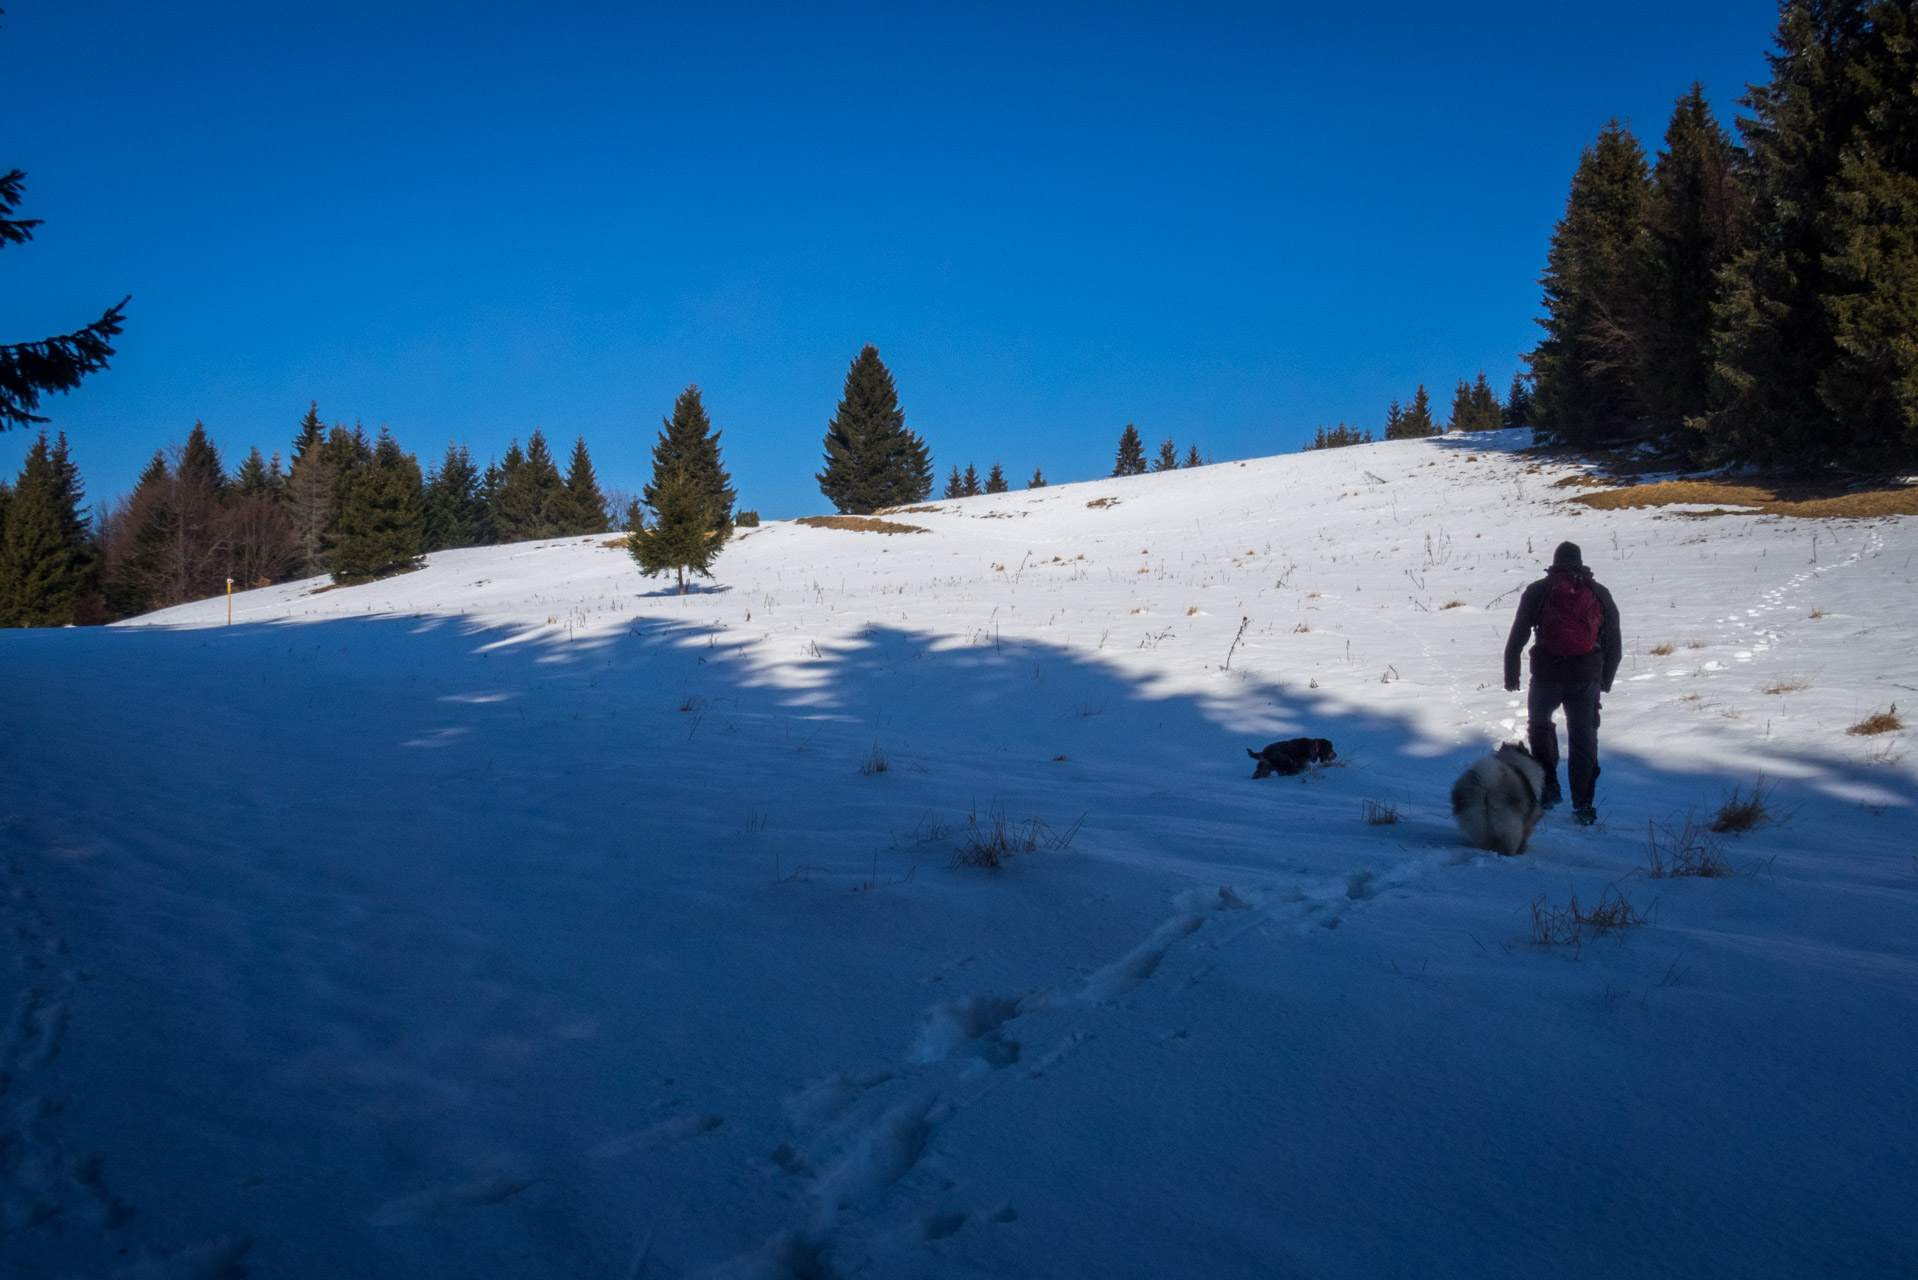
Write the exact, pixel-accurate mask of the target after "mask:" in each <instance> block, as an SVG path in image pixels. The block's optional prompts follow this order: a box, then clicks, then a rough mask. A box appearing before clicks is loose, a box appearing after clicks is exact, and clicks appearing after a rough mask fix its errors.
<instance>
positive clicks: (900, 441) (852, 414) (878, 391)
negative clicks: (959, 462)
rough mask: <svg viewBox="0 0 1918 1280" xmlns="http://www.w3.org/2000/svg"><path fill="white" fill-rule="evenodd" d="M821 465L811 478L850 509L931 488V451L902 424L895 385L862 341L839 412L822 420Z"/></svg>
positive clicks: (868, 508) (907, 500)
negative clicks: (823, 459) (823, 446)
mask: <svg viewBox="0 0 1918 1280" xmlns="http://www.w3.org/2000/svg"><path fill="white" fill-rule="evenodd" d="M825 448H826V459H825V462H826V465H825V467H824V469H822V470H821V471H820V472H819V473H818V474H817V475H816V476H814V479H816V480H817V481H818V482H819V491H820V492H821V493H823V494H825V495H826V497H827V499H828V500H829V501H831V503H832V504H833V506H835V507H837V508H838V509H839V510H840V511H842V512H850V513H852V514H854V515H871V514H872V513H873V512H875V511H878V510H880V509H881V508H883V507H903V506H910V505H911V504H912V503H915V502H921V501H924V500H925V497H926V495H927V494H929V493H931V492H932V456H931V455H930V454H929V453H927V451H926V444H925V441H923V440H921V439H920V438H919V437H918V436H916V435H914V434H913V433H912V432H911V431H909V430H907V429H906V414H905V411H904V410H903V409H901V408H900V407H899V389H898V387H896V386H895V385H894V384H893V380H892V373H891V372H890V371H889V370H888V369H887V368H886V366H885V364H884V363H883V362H882V361H881V360H880V359H879V348H877V347H875V346H873V345H872V344H871V343H867V344H866V345H865V347H863V348H861V350H860V352H859V354H858V356H856V357H855V358H854V359H853V362H852V367H851V368H849V369H848V370H847V371H846V388H845V393H844V395H843V396H842V397H841V398H840V401H839V408H838V412H836V413H835V414H833V417H832V421H830V422H828V423H827V424H826V441H825Z"/></svg>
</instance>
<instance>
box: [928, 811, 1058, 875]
mask: <svg viewBox="0 0 1918 1280" xmlns="http://www.w3.org/2000/svg"><path fill="white" fill-rule="evenodd" d="M1085 821H1086V819H1085V815H1084V814H1080V815H1079V820H1078V821H1077V822H1075V823H1073V824H1072V825H1071V826H1070V827H1068V828H1066V829H1065V830H1064V831H1055V830H1054V829H1053V828H1052V827H1050V826H1048V825H1047V824H1046V823H1045V822H1044V821H1042V820H1041V819H1038V818H1027V819H1026V820H1025V821H1024V822H1013V821H1011V820H1009V819H1008V818H1007V817H1006V811H1005V809H1004V808H995V809H994V810H993V811H992V814H991V815H990V816H989V817H988V818H986V819H985V821H983V822H982V821H980V818H979V811H978V810H977V809H976V808H975V809H974V810H973V811H972V812H971V813H969V814H967V815H966V834H965V837H964V838H963V839H962V840H960V842H959V847H958V848H957V849H955V850H954V851H953V854H952V865H953V866H955V867H984V868H986V869H987V870H989V871H997V870H998V869H999V868H1000V867H1003V866H1004V865H1005V864H1006V859H1007V858H1009V857H1011V856H1012V855H1013V854H1015V853H1031V852H1032V851H1034V850H1035V849H1050V850H1054V851H1057V850H1063V849H1067V848H1070V847H1071V845H1072V842H1073V840H1074V839H1075V838H1077V836H1078V834H1079V828H1081V827H1083V826H1084V825H1085Z"/></svg>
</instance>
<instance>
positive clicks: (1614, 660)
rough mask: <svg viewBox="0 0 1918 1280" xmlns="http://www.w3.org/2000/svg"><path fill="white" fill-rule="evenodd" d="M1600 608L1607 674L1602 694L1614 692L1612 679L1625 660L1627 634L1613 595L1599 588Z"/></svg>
mask: <svg viewBox="0 0 1918 1280" xmlns="http://www.w3.org/2000/svg"><path fill="white" fill-rule="evenodd" d="M1595 594H1596V595H1597V596H1598V607H1599V610H1600V615H1601V620H1600V622H1599V624H1598V647H1599V649H1600V650H1601V651H1603V653H1604V655H1605V674H1604V675H1603V676H1602V677H1601V678H1600V679H1599V682H1598V688H1599V692H1601V693H1610V692H1611V691H1612V677H1613V676H1615V675H1617V674H1618V664H1619V663H1621V662H1623V661H1624V660H1625V632H1624V628H1623V627H1622V626H1620V624H1619V620H1618V605H1617V604H1615V603H1613V601H1612V593H1611V592H1609V591H1607V590H1606V589H1605V588H1604V587H1599V588H1598V589H1597V591H1596V593H1595Z"/></svg>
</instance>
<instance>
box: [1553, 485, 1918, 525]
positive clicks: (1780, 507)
mask: <svg viewBox="0 0 1918 1280" xmlns="http://www.w3.org/2000/svg"><path fill="white" fill-rule="evenodd" d="M1561 483H1562V482H1561ZM1570 501H1572V502H1579V503H1583V504H1584V505H1586V506H1588V507H1596V508H1597V509H1599V510H1601V511H1617V510H1620V509H1621V508H1625V507H1668V506H1677V505H1688V506H1713V505H1722V506H1729V507H1737V508H1740V510H1738V511H1719V512H1714V513H1713V514H1717V515H1754V514H1756V515H1769V516H1807V517H1825V518H1844V519H1856V518H1858V517H1863V516H1909V515H1918V486H1906V485H1894V486H1887V487H1883V488H1877V489H1846V488H1843V487H1841V486H1837V485H1831V484H1824V485H1820V484H1804V483H1795V482H1791V481H1780V482H1778V483H1775V484H1762V485H1761V484H1722V483H1719V482H1717V481H1712V480H1666V481H1663V482H1661V483H1658V484H1641V485H1632V486H1630V487H1628V488H1623V489H1606V490H1603V491H1601V492H1598V493H1581V494H1579V495H1578V496H1577V497H1575V498H1572V499H1570Z"/></svg>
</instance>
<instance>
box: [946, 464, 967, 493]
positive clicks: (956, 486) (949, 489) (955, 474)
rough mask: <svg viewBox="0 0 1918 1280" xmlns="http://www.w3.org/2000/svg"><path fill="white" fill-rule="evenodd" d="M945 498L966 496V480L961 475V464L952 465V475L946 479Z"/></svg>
mask: <svg viewBox="0 0 1918 1280" xmlns="http://www.w3.org/2000/svg"><path fill="white" fill-rule="evenodd" d="M943 496H945V497H948V498H963V497H965V496H966V478H965V477H964V476H962V475H960V474H959V464H958V463H956V462H955V463H953V464H952V474H951V475H949V476H947V477H946V492H945V494H944V495H943Z"/></svg>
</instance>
